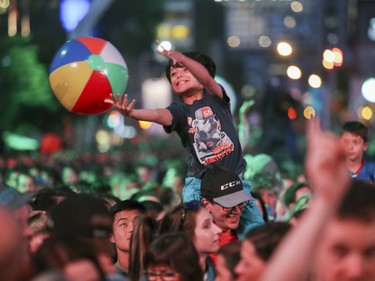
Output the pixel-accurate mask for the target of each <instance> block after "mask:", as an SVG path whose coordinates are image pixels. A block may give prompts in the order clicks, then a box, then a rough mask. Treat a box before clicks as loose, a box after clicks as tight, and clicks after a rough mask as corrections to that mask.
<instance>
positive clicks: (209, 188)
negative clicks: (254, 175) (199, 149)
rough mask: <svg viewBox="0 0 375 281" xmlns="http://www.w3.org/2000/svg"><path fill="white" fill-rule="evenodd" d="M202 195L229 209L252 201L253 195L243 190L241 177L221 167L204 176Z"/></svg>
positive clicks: (209, 171)
mask: <svg viewBox="0 0 375 281" xmlns="http://www.w3.org/2000/svg"><path fill="white" fill-rule="evenodd" d="M201 195H202V197H203V198H206V199H208V200H211V201H213V202H215V203H218V204H220V205H221V206H223V207H227V208H231V207H234V206H236V205H238V204H240V203H243V202H245V201H248V200H251V199H252V197H251V195H249V194H247V193H246V192H245V191H244V190H243V185H242V181H241V179H240V178H239V176H238V175H237V174H236V173H234V172H232V171H231V170H229V169H227V168H224V167H221V166H216V167H214V168H212V169H209V170H207V172H205V173H204V174H203V177H202V182H201Z"/></svg>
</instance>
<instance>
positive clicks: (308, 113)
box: [303, 106, 315, 119]
mask: <svg viewBox="0 0 375 281" xmlns="http://www.w3.org/2000/svg"><path fill="white" fill-rule="evenodd" d="M303 116H305V118H306V119H311V118H313V117H315V109H314V108H313V107H312V106H306V107H305V109H304V110H303Z"/></svg>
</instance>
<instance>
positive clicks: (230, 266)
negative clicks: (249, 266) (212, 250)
mask: <svg viewBox="0 0 375 281" xmlns="http://www.w3.org/2000/svg"><path fill="white" fill-rule="evenodd" d="M240 251H241V241H239V240H237V241H232V242H230V243H228V244H226V245H224V246H222V247H221V248H220V249H219V251H218V255H217V260H216V278H215V281H236V280H237V278H238V275H237V273H236V272H235V271H234V269H235V268H236V266H237V264H238V262H239V261H240V259H241V257H240Z"/></svg>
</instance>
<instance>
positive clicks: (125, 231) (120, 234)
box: [110, 199, 146, 280]
mask: <svg viewBox="0 0 375 281" xmlns="http://www.w3.org/2000/svg"><path fill="white" fill-rule="evenodd" d="M110 214H111V216H112V218H113V224H112V234H111V236H110V241H111V242H112V243H113V244H114V247H115V249H116V262H115V268H116V270H117V272H118V273H120V274H122V275H123V276H125V277H126V278H127V280H129V276H128V273H129V255H130V239H131V236H132V233H133V229H134V221H135V219H136V218H137V217H139V216H140V215H144V214H146V208H145V207H144V206H143V205H142V204H141V203H139V202H138V201H135V200H131V199H128V200H123V201H121V202H119V203H117V204H115V205H114V206H113V207H112V208H111V209H110Z"/></svg>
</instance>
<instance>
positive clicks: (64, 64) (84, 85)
mask: <svg viewBox="0 0 375 281" xmlns="http://www.w3.org/2000/svg"><path fill="white" fill-rule="evenodd" d="M127 81H128V68H127V65H126V63H125V60H124V58H123V57H122V56H121V54H120V52H119V51H118V50H117V49H116V48H115V47H114V46H113V45H112V44H111V43H110V42H108V41H106V40H103V39H100V38H95V37H81V38H75V39H72V40H69V41H67V42H66V43H65V44H63V45H62V46H61V48H60V49H59V50H58V51H57V53H56V55H55V57H54V59H53V61H52V63H51V66H50V70H49V82H50V86H51V89H52V91H53V93H54V95H55V97H56V98H57V100H58V101H59V102H60V103H61V104H62V105H63V106H64V107H65V108H66V109H67V110H69V111H71V112H74V113H77V114H98V113H102V112H105V111H107V110H108V109H110V108H111V107H112V105H111V104H108V103H105V102H104V100H105V99H107V98H110V94H111V93H113V94H117V93H120V94H123V93H124V92H125V89H126V86H127Z"/></svg>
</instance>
